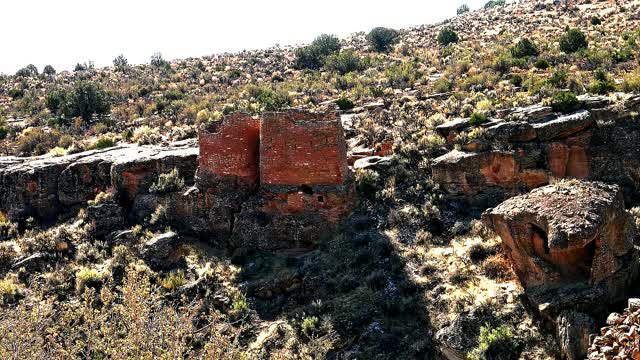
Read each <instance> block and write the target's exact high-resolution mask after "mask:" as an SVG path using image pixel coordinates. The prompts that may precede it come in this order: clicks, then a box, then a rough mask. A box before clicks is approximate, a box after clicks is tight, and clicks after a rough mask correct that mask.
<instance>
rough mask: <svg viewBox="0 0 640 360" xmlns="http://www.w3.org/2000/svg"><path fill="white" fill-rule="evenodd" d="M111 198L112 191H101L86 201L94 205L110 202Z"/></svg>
mask: <svg viewBox="0 0 640 360" xmlns="http://www.w3.org/2000/svg"><path fill="white" fill-rule="evenodd" d="M113 199H114V197H113V192H110V191H101V192H99V193H98V195H96V197H95V198H94V199H93V200H89V201H88V202H87V203H88V204H89V205H91V206H95V205H99V204H105V203H109V202H112V201H113Z"/></svg>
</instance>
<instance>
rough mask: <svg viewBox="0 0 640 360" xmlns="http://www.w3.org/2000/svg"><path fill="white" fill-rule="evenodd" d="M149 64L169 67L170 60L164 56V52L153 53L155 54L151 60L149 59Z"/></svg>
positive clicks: (157, 66)
mask: <svg viewBox="0 0 640 360" xmlns="http://www.w3.org/2000/svg"><path fill="white" fill-rule="evenodd" d="M149 64H150V65H151V66H153V67H154V68H157V69H166V68H168V67H169V62H168V61H166V60H165V59H164V58H163V57H162V53H159V52H157V53H153V55H151V61H149Z"/></svg>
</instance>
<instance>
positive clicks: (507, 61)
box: [491, 53, 514, 75]
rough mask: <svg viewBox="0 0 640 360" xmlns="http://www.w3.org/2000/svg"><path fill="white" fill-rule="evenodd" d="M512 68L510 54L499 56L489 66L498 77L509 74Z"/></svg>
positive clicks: (512, 60)
mask: <svg viewBox="0 0 640 360" xmlns="http://www.w3.org/2000/svg"><path fill="white" fill-rule="evenodd" d="M513 66H514V59H513V57H512V56H511V54H510V53H504V54H500V56H498V57H497V58H496V59H495V60H494V61H493V64H491V68H492V69H493V70H494V71H495V72H497V73H498V74H500V75H504V74H506V73H508V72H510V71H511V67H513Z"/></svg>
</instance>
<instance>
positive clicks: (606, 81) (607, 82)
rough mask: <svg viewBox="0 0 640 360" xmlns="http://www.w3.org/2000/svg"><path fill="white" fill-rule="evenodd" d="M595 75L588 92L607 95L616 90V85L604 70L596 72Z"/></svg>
mask: <svg viewBox="0 0 640 360" xmlns="http://www.w3.org/2000/svg"><path fill="white" fill-rule="evenodd" d="M594 75H595V79H594V80H593V82H591V84H589V86H588V87H587V90H589V91H590V92H592V93H594V94H599V95H606V94H608V93H610V92H612V91H614V90H615V89H616V84H615V83H614V82H613V80H611V77H610V76H609V75H608V74H607V73H606V72H605V71H604V70H603V69H598V70H596V72H595V74H594Z"/></svg>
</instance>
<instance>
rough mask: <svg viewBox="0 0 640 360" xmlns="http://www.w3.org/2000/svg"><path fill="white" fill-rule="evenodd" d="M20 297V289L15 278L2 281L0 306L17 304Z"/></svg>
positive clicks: (0, 285) (0, 281)
mask: <svg viewBox="0 0 640 360" xmlns="http://www.w3.org/2000/svg"><path fill="white" fill-rule="evenodd" d="M19 296H20V288H19V287H18V284H16V281H15V280H14V279H13V278H6V279H4V280H0V305H2V304H9V303H13V302H15V301H16V300H17V299H18V297H19Z"/></svg>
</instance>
